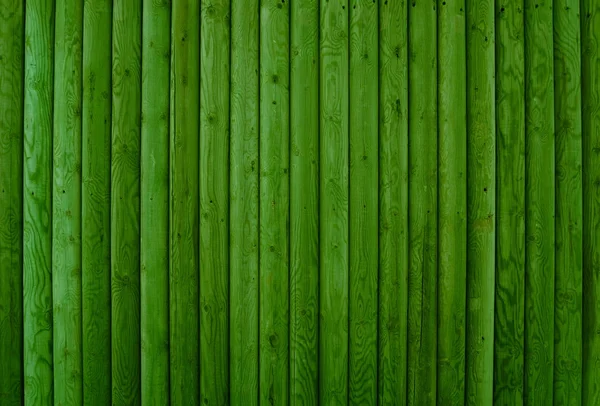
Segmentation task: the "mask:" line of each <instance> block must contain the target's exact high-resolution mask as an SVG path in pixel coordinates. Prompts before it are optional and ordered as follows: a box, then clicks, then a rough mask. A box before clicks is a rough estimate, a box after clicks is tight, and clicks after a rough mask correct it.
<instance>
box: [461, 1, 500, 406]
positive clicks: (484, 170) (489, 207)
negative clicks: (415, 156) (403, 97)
mask: <svg viewBox="0 0 600 406" xmlns="http://www.w3.org/2000/svg"><path fill="white" fill-rule="evenodd" d="M466 12H467V65H466V67H467V143H468V147H467V188H468V191H467V212H468V215H467V340H466V354H465V356H466V360H467V361H466V362H467V364H466V375H467V376H466V395H465V401H466V403H467V404H469V405H480V404H491V403H492V398H493V371H494V368H493V363H494V270H495V234H496V205H495V195H496V185H495V174H496V171H495V169H496V168H495V161H496V137H495V131H496V128H495V86H494V35H495V33H494V31H495V30H494V2H493V1H488V0H483V1H479V0H467V1H466Z"/></svg>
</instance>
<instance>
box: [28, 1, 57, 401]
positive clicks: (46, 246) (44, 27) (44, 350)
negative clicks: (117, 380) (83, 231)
mask: <svg viewBox="0 0 600 406" xmlns="http://www.w3.org/2000/svg"><path fill="white" fill-rule="evenodd" d="M25 15H26V21H25V85H24V86H25V102H24V110H23V115H24V117H23V121H24V124H23V125H24V143H23V153H24V157H23V373H24V391H25V404H26V405H34V404H35V405H51V404H53V401H54V392H53V390H54V385H53V361H52V276H51V275H52V126H53V125H52V118H53V101H54V93H53V90H54V1H53V0H32V1H28V2H27V3H26V4H25Z"/></svg>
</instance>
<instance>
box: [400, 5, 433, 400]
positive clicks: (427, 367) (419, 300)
mask: <svg viewBox="0 0 600 406" xmlns="http://www.w3.org/2000/svg"><path fill="white" fill-rule="evenodd" d="M436 42H437V11H436V5H435V3H434V4H431V3H429V2H425V1H421V0H414V1H412V3H411V4H410V7H409V8H408V55H409V60H408V77H409V83H408V100H409V105H408V170H409V175H408V199H409V201H408V213H409V215H408V238H409V247H408V266H409V274H408V345H407V351H408V361H407V362H408V391H407V403H408V404H409V405H430V404H435V402H436V385H437V362H436V353H437V316H436V313H437V293H436V292H437V267H438V261H437V259H438V255H437V251H438V247H437V240H438V238H437V221H436V219H437V209H438V207H437V206H438V204H437V194H438V190H437V177H438V171H437V154H438V151H437V147H438V145H437V144H438V134H437V130H438V125H437V119H438V117H437V113H438V112H437V110H438V109H437V93H438V89H437V84H436V77H437V46H436Z"/></svg>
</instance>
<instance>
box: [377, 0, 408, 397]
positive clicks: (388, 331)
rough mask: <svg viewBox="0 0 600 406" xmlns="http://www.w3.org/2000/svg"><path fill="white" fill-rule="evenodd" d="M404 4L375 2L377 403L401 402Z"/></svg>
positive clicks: (404, 329)
mask: <svg viewBox="0 0 600 406" xmlns="http://www.w3.org/2000/svg"><path fill="white" fill-rule="evenodd" d="M407 12H408V7H407V3H406V2H399V1H391V2H385V1H384V2H379V81H380V82H379V83H380V89H379V174H380V175H379V233H380V234H379V333H378V334H379V341H378V351H379V370H378V377H379V379H378V384H379V388H378V403H379V404H380V405H398V404H404V403H405V402H406V383H407V382H406V379H407V376H406V371H407V370H406V365H407V364H406V362H407V354H408V353H407V348H406V345H407V332H408V325H407V322H408V319H407V318H408V311H407V310H408V42H407V41H408V31H407V30H408V27H407Z"/></svg>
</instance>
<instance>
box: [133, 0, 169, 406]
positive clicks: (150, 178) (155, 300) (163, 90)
mask: <svg viewBox="0 0 600 406" xmlns="http://www.w3.org/2000/svg"><path fill="white" fill-rule="evenodd" d="M142 18H143V21H142V29H143V31H142V129H141V131H142V132H141V136H142V140H141V143H142V144H141V185H140V190H141V202H140V212H141V224H140V265H141V269H140V305H141V314H140V323H141V324H140V337H141V400H142V403H143V404H146V403H149V402H151V403H152V404H154V405H167V404H168V403H169V393H170V389H169V102H170V99H169V82H170V68H169V64H170V58H171V52H170V49H171V2H170V1H168V0H163V1H154V0H144V3H143V17H142Z"/></svg>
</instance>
